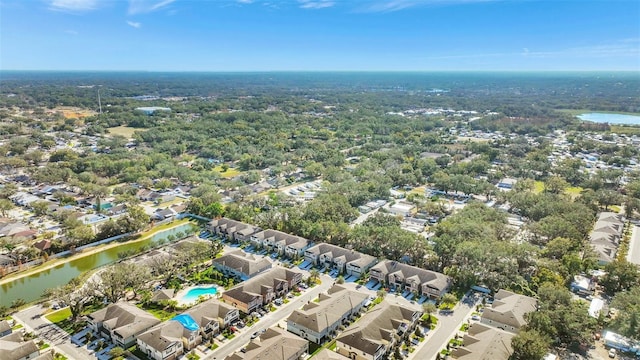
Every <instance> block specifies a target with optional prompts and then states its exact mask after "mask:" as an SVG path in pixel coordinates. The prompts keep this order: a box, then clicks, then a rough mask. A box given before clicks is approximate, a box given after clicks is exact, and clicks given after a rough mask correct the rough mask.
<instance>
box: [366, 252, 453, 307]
mask: <svg viewBox="0 0 640 360" xmlns="http://www.w3.org/2000/svg"><path fill="white" fill-rule="evenodd" d="M369 280H376V281H378V282H380V283H382V284H384V285H385V286H389V287H392V288H394V287H395V288H396V289H398V290H404V291H410V292H412V293H417V294H418V295H419V296H427V297H429V298H432V299H439V298H441V297H442V295H444V294H445V293H446V292H447V290H448V289H449V287H450V286H451V278H450V277H448V276H447V275H444V274H441V273H439V272H435V271H431V270H425V269H421V268H419V267H415V266H411V265H407V264H403V263H399V262H397V261H392V260H384V261H381V262H379V263H378V264H376V265H375V266H374V267H372V268H371V269H370V270H369Z"/></svg>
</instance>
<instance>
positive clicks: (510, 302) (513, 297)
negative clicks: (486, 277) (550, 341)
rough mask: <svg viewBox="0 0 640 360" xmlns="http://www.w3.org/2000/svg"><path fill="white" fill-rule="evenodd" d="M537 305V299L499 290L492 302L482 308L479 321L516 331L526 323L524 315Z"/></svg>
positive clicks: (534, 309) (535, 308)
mask: <svg viewBox="0 0 640 360" xmlns="http://www.w3.org/2000/svg"><path fill="white" fill-rule="evenodd" d="M537 307H538V301H537V300H536V299H534V298H532V297H528V296H524V295H518V294H516V293H512V292H511V291H507V290H500V291H498V292H497V293H496V294H495V296H494V300H493V304H492V305H491V306H490V307H489V306H488V307H486V308H485V309H484V312H483V313H482V320H481V323H483V324H485V325H489V326H493V327H495V328H498V329H501V330H505V331H509V332H512V333H517V332H518V330H520V328H521V327H522V326H524V325H526V324H527V322H526V320H525V317H524V316H525V315H526V314H527V313H530V312H532V311H536V310H537Z"/></svg>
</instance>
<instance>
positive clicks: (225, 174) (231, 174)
mask: <svg viewBox="0 0 640 360" xmlns="http://www.w3.org/2000/svg"><path fill="white" fill-rule="evenodd" d="M213 171H215V172H217V173H218V174H220V176H221V177H223V178H225V179H229V178H232V177H235V176H238V175H240V174H241V173H242V172H241V171H240V170H238V169H236V168H228V169H227V171H223V170H222V166H221V165H218V166H216V167H214V168H213Z"/></svg>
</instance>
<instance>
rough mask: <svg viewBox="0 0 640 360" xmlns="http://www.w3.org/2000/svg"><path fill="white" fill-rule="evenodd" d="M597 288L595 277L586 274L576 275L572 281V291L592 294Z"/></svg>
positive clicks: (580, 293)
mask: <svg viewBox="0 0 640 360" xmlns="http://www.w3.org/2000/svg"><path fill="white" fill-rule="evenodd" d="M595 289H596V283H595V281H593V279H591V278H589V277H586V276H584V275H575V276H574V277H573V281H572V282H571V291H573V292H574V293H576V294H579V295H591V294H593V291H594V290H595Z"/></svg>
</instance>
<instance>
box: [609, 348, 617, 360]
mask: <svg viewBox="0 0 640 360" xmlns="http://www.w3.org/2000/svg"><path fill="white" fill-rule="evenodd" d="M616 353H617V352H616V349H611V350H609V357H610V358H611V359H613V358H615V357H616Z"/></svg>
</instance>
